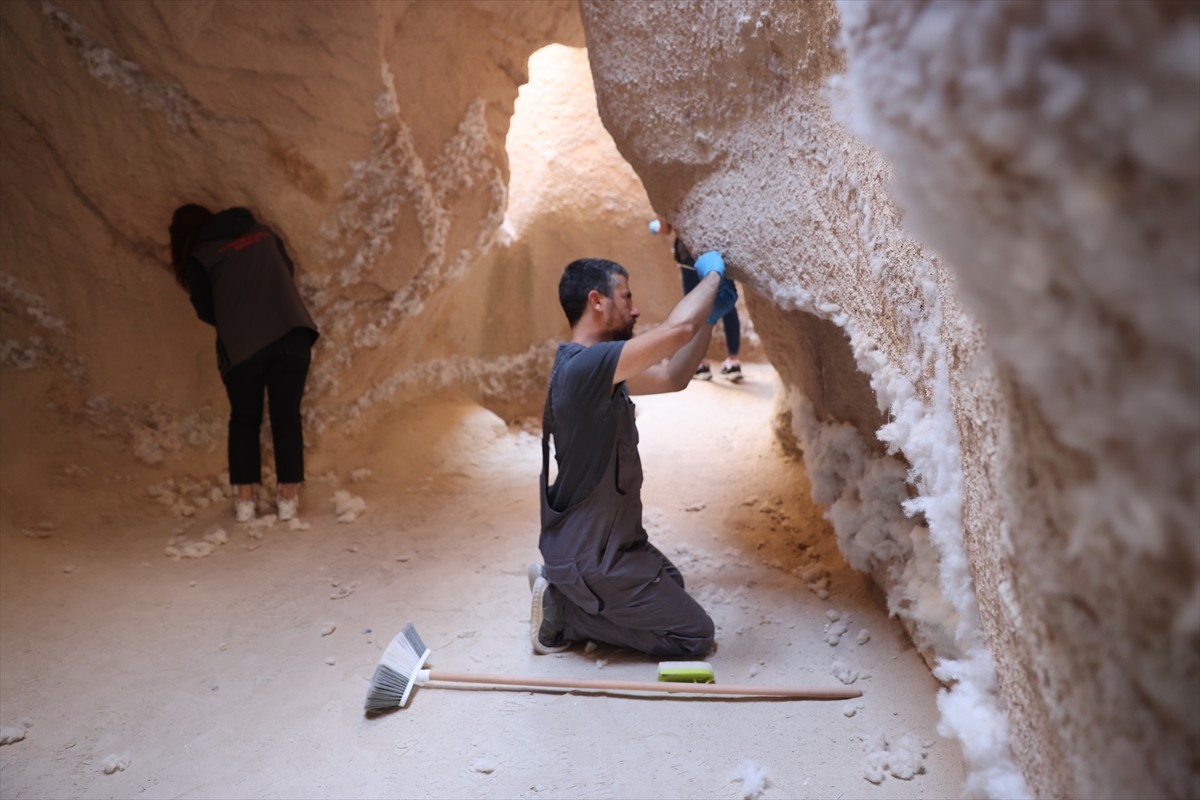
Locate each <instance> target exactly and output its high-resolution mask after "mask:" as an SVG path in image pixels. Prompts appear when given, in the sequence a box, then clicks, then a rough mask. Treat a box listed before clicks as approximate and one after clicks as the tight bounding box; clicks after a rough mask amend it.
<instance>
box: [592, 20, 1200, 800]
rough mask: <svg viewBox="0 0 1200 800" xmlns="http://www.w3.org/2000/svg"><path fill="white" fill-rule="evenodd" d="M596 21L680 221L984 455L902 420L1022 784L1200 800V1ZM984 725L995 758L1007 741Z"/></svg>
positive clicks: (772, 324)
mask: <svg viewBox="0 0 1200 800" xmlns="http://www.w3.org/2000/svg"><path fill="white" fill-rule="evenodd" d="M583 8H584V19H585V27H586V32H587V43H588V48H589V54H590V57H591V59H592V63H593V72H594V74H595V75H596V76H597V77H596V85H597V92H598V96H599V98H600V108H601V112H602V116H603V117H604V119H605V122H606V124H607V125H608V126H609V128H610V130H612V131H613V135H614V139H615V140H616V141H617V144H618V147H619V148H620V149H621V151H622V153H623V154H624V155H625V156H626V158H627V159H629V161H630V163H631V164H633V165H634V168H635V169H637V170H638V172H639V174H641V175H642V176H643V178H644V180H645V181H646V184H647V188H648V192H649V194H650V197H651V199H652V201H653V202H654V203H655V205H656V206H658V207H663V208H668V209H670V212H669V213H671V214H673V215H674V216H675V217H676V219H677V221H678V224H679V225H680V227H682V228H683V229H685V230H686V231H687V232H688V235H689V236H690V237H692V238H693V239H694V240H695V241H697V242H700V243H701V244H702V246H720V247H722V248H723V249H724V250H725V251H726V252H727V254H728V260H729V262H730V264H731V265H732V267H733V269H734V271H735V274H736V275H737V276H738V277H740V278H742V279H744V280H745V281H746V282H747V283H748V284H750V285H752V286H753V287H754V288H755V290H756V291H757V292H759V293H760V294H762V295H763V296H764V297H765V298H767V299H768V300H770V301H772V302H773V303H774V304H775V305H777V306H781V307H783V308H796V309H800V310H803V311H806V312H809V313H811V314H815V315H818V316H821V317H824V318H826V319H829V320H831V321H833V322H835V323H837V324H838V325H840V326H842V327H844V328H845V329H846V330H847V332H848V334H849V337H850V340H851V343H852V345H853V347H854V350H855V354H856V356H857V358H858V362H859V368H860V369H861V370H862V371H863V372H865V373H866V374H867V375H869V376H870V377H871V381H872V386H873V387H874V388H875V389H876V395H877V397H878V400H879V402H880V406H881V408H883V409H884V410H886V411H889V412H890V413H891V414H892V415H893V416H894V417H902V416H903V415H904V409H905V407H906V406H907V402H906V401H907V400H909V399H911V398H912V397H914V396H915V397H916V398H919V400H920V401H921V404H922V405H923V406H924V407H925V409H926V413H927V418H934V419H940V420H941V421H942V423H943V424H942V425H941V430H942V431H943V439H944V441H943V442H941V445H942V447H941V448H940V449H942V450H944V449H945V448H951V449H956V450H957V449H959V448H961V454H960V455H957V457H956V458H954V459H953V466H954V467H955V468H956V469H958V470H961V476H962V477H961V485H958V484H957V483H956V482H955V481H946V480H944V478H945V476H944V474H941V471H942V468H943V467H944V466H945V461H944V458H938V457H936V456H937V455H938V454H937V453H931V452H930V448H929V447H928V445H929V442H928V441H927V440H925V439H924V437H923V436H922V435H921V432H920V431H919V430H917V429H915V428H910V429H909V430H907V431H904V430H900V429H898V427H897V425H896V424H891V425H889V426H887V427H886V428H884V429H883V430H882V431H881V438H884V439H888V440H890V441H891V443H892V445H893V446H894V447H898V448H899V450H900V452H901V454H902V455H903V456H904V457H905V458H906V460H907V461H908V462H909V463H911V464H912V466H913V468H914V472H913V473H912V478H913V479H914V485H915V488H916V489H917V490H918V491H919V492H920V493H921V495H922V497H923V498H929V500H930V501H931V502H928V503H922V504H921V507H922V508H923V510H925V511H926V514H927V517H928V521H929V523H930V533H931V536H932V538H933V540H934V541H935V542H936V543H938V545H939V547H938V550H939V557H940V565H941V568H942V578H941V580H942V585H943V587H944V588H945V589H946V591H947V595H948V597H949V598H950V599H951V600H952V601H954V602H956V604H957V605H958V610H959V611H960V612H961V613H962V614H965V615H966V617H965V619H966V622H967V624H966V625H965V627H963V628H959V630H958V638H959V640H960V644H964V645H965V647H966V650H967V652H968V654H970V652H971V648H972V647H974V645H975V643H973V642H970V641H967V642H962V641H961V640H962V639H963V638H964V636H963V635H964V633H965V634H967V637H966V638H968V639H970V638H971V636H970V634H971V628H972V627H973V626H974V625H980V626H981V628H980V630H981V631H982V634H983V636H984V638H985V639H986V642H987V645H988V649H989V650H990V652H991V654H992V655H993V656H994V658H995V660H996V668H997V674H996V685H997V689H998V695H997V699H996V702H997V706H998V708H1000V709H1001V710H1003V709H1004V708H1005V707H1007V711H1008V716H1009V719H1010V721H1011V724H1012V729H1013V730H1012V739H1013V750H1014V755H1015V758H1016V762H1017V764H1018V765H1019V766H1020V769H1021V771H1022V772H1023V773H1024V776H1025V778H1026V779H1027V780H1028V785H1029V789H1030V790H1031V791H1032V792H1033V793H1035V794H1037V795H1039V796H1117V797H1121V796H1138V795H1150V796H1177V797H1181V796H1189V795H1194V794H1195V793H1196V791H1197V789H1198V788H1200V765H1198V763H1197V753H1198V752H1200V749H1198V745H1200V727H1198V726H1200V713H1198V712H1200V698H1198V695H1197V686H1198V685H1200V683H1198V681H1200V609H1198V608H1197V604H1198V602H1200V593H1198V583H1197V581H1198V576H1200V570H1198V564H1200V562H1198V553H1200V541H1198V537H1197V486H1198V478H1200V442H1198V429H1200V420H1198V419H1197V408H1198V405H1197V401H1198V392H1197V380H1198V371H1197V364H1198V361H1200V358H1198V356H1200V327H1198V326H1200V309H1198V304H1200V294H1198V292H1197V278H1198V272H1200V263H1198V258H1197V254H1198V253H1200V242H1198V241H1197V236H1198V231H1197V227H1196V225H1195V220H1196V219H1197V218H1200V181H1198V178H1200V175H1198V172H1200V166H1198V163H1197V145H1198V135H1197V134H1198V125H1197V120H1198V119H1200V117H1198V107H1197V102H1198V101H1197V87H1198V85H1200V28H1198V25H1197V22H1198V18H1197V13H1196V8H1195V6H1194V5H1186V4H1171V3H1147V4H1133V5H1131V4H1102V5H1101V6H1100V7H1099V8H1096V7H1094V6H1090V5H1088V4H1070V3H1033V4H1006V3H980V4H957V5H956V4H950V5H946V4H941V5H939V4H932V3H928V4H927V3H887V2H879V3H846V4H844V5H839V6H838V7H837V8H836V9H835V8H834V7H832V6H830V5H820V4H805V5H804V6H803V7H802V8H801V7H794V6H789V5H787V4H778V3H766V2H764V3H738V4H714V5H706V4H682V5H674V6H669V7H668V6H666V5H665V4H664V5H649V6H640V7H639V9H638V11H637V12H636V13H632V12H630V11H629V9H621V11H620V13H618V12H617V10H616V9H615V8H613V7H612V6H608V5H606V4H603V3H587V4H585V5H584V6H583ZM839 12H843V13H844V14H845V16H846V19H843V20H841V23H842V27H843V31H842V37H841V41H842V43H843V44H844V46H845V51H844V52H843V53H841V54H839V53H837V52H836V51H835V50H834V48H833V47H832V44H833V41H832V40H833V37H831V36H830V35H829V32H830V31H831V30H837V28H838V27H839V21H838V19H837V17H838V14H839ZM652 40H653V41H654V42H655V43H656V47H653V48H652V47H650V46H649V42H650V41H652ZM682 53H689V54H692V55H693V56H694V57H691V58H678V55H679V54H682ZM634 54H638V55H637V57H634ZM647 54H649V55H650V57H647ZM654 54H657V57H654ZM668 54H670V55H668ZM700 54H703V57H701V56H700ZM840 58H844V59H845V62H846V66H847V68H848V70H849V71H848V78H847V79H844V80H841V81H838V82H836V83H835V84H834V85H833V87H832V89H827V87H826V86H825V85H824V84H821V83H819V82H818V81H817V80H816V79H817V78H819V77H821V76H823V75H826V74H828V72H829V71H831V70H833V69H838V68H840V62H839V59H840ZM748 97H753V102H751V101H749V100H748V99H747V98H748ZM830 98H833V101H834V104H835V105H836V107H837V108H838V109H839V113H840V115H841V119H847V118H848V119H850V120H851V121H852V125H853V126H854V131H853V132H851V131H849V130H847V129H846V128H845V127H843V125H842V124H841V123H840V122H839V121H838V117H837V116H835V114H834V113H832V112H831V99H830ZM651 119H652V120H653V121H654V124H653V125H647V124H646V120H651ZM859 136H861V137H862V138H863V139H866V140H867V142H868V143H869V145H872V146H876V147H878V148H880V151H881V152H882V154H883V156H886V157H888V158H889V159H890V160H891V164H889V163H888V162H885V161H884V160H883V158H882V157H881V156H880V155H877V154H876V153H874V152H872V151H870V150H868V149H867V148H866V146H864V145H863V144H861V143H860V139H859V138H858V137H859ZM892 164H894V175H895V177H894V183H895V188H896V192H897V196H898V197H899V200H900V201H901V206H902V208H903V209H904V211H903V213H904V217H903V220H901V217H900V212H899V211H898V210H897V208H896V207H895V206H893V204H892V202H891V200H890V199H889V197H888V196H887V194H886V191H885V190H886V189H887V188H888V186H889V183H890V182H891V181H892V180H893V178H892V175H893V168H892ZM901 222H903V226H904V227H903V228H902V227H901ZM910 237H916V238H917V239H919V240H920V241H921V242H922V244H923V247H922V246H920V245H918V244H916V239H912V238H910ZM752 310H754V311H755V317H756V322H757V323H758V328H759V330H760V333H761V335H762V337H763V341H764V343H765V345H766V349H767V353H768V355H769V356H770V357H771V358H772V360H776V353H777V352H780V351H781V350H784V349H785V348H782V347H777V346H776V345H775V343H776V342H779V341H781V340H792V341H791V342H790V343H789V344H788V345H787V347H786V350H787V351H788V352H792V353H794V352H796V351H803V350H805V349H807V350H809V351H810V352H812V353H814V354H816V359H815V360H818V363H819V360H820V353H821V351H822V348H823V346H824V345H823V343H824V342H826V341H828V339H827V337H821V336H819V335H813V333H812V329H813V327H814V326H813V325H812V324H811V323H805V324H800V323H799V321H798V320H799V319H800V318H798V317H795V316H793V317H790V318H788V317H781V316H780V315H778V314H775V315H772V314H768V313H761V312H759V311H758V304H755V305H753V306H752ZM931 326H932V327H931ZM931 333H932V334H933V335H932V336H931V335H930V334H931ZM797 339H799V340H800V342H801V343H799V344H798V343H797V342H796V341H795V340H797ZM793 369H795V367H793ZM780 370H781V373H786V372H787V371H788V370H787V368H785V367H784V366H783V365H782V364H781V365H780ZM830 378H831V379H833V380H836V377H835V376H830ZM898 389H899V390H900V391H899V392H897V390H898ZM910 393H911V394H910ZM857 406H858V404H854V403H849V404H848V406H847V408H846V409H845V410H843V409H839V408H837V407H836V406H834V407H830V406H829V405H828V404H826V408H825V412H824V413H828V414H830V415H832V416H834V417H836V418H841V419H846V420H851V421H853V420H857V419H861V416H860V415H859V414H858V410H857ZM889 406H890V408H889ZM898 411H899V412H900V413H897V412H898ZM783 413H784V414H785V416H786V415H788V414H791V413H792V409H783ZM816 413H818V414H819V413H822V412H821V410H820V409H817V411H816ZM947 420H948V421H949V422H950V424H949V425H945V424H944V423H945V422H946V421H947ZM792 424H793V427H794V420H793V421H792ZM907 424H908V423H905V422H904V421H903V420H900V427H904V426H905V425H907ZM897 434H899V435H897ZM956 434H957V436H956ZM801 438H802V439H803V437H801ZM956 438H957V439H959V440H960V441H955V439H956ZM801 445H803V442H801ZM942 455H943V456H944V452H943V453H942ZM811 473H812V469H811V467H810V474H811ZM942 500H955V501H959V502H960V503H961V517H959V516H958V515H957V514H946V513H944V512H945V509H944V507H941V508H940V506H943V504H942V503H941V502H940V501H942ZM934 512H942V513H939V514H938V515H937V516H931V514H933V513H934ZM964 555H965V556H966V557H968V558H969V560H970V567H971V569H970V576H969V577H970V578H971V579H973V581H974V589H975V591H976V592H977V593H978V609H977V610H976V609H975V608H974V606H975V601H974V600H973V599H972V598H971V597H970V596H969V591H970V586H969V584H967V583H966V582H965V581H963V580H962V579H963V578H965V577H967V576H966V575H965V574H964V572H963V571H962V570H961V559H962V558H963V557H964ZM964 589H965V590H966V591H965V592H964V591H963V590H964ZM971 618H976V619H977V622H972V621H971ZM975 652H978V651H975ZM972 660H974V661H976V662H977V663H978V664H983V662H984V661H985V659H982V658H977V659H971V658H968V659H967V663H971V661H972ZM969 672H972V673H974V672H975V670H974V668H972V669H970V670H969ZM982 672H983V673H986V669H984V670H983V671H982ZM943 674H945V675H947V676H953V675H954V674H955V670H947V671H946V672H944V673H943ZM976 677H978V675H976ZM975 683H977V684H978V685H986V684H987V683H989V680H988V679H987V677H986V674H984V675H983V680H979V681H975ZM949 716H951V715H949V714H948V717H949ZM964 734H965V736H964V742H965V748H966V750H967V755H968V759H969V761H972V762H973V763H974V765H975V767H976V768H977V769H978V768H980V767H982V766H983V763H984V762H985V761H986V759H983V758H980V753H979V752H973V751H974V750H976V749H977V748H978V749H979V750H986V749H987V748H986V747H983V746H980V744H979V741H978V740H981V739H986V738H987V737H986V736H985V735H984V734H983V733H982V732H981V731H980V730H974V731H969V730H967V731H964ZM972 737H973V738H974V739H975V740H976V741H974V742H972V740H971V739H972ZM976 777H979V778H981V781H980V783H977V784H975V786H976V787H980V786H982V785H984V784H986V783H987V777H986V775H980V774H978V773H977V775H976Z"/></svg>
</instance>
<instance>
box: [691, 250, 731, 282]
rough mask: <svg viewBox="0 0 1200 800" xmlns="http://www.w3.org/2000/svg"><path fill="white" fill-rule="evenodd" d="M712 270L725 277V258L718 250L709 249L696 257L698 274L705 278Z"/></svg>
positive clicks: (702, 278)
mask: <svg viewBox="0 0 1200 800" xmlns="http://www.w3.org/2000/svg"><path fill="white" fill-rule="evenodd" d="M710 272H715V273H717V274H718V275H720V276H721V277H722V278H724V277H725V259H723V258H721V254H720V253H718V252H717V251H716V250H709V251H708V252H707V253H705V254H704V255H702V256H700V257H699V258H697V259H696V274H697V275H699V276H700V279H701V280H704V276H705V275H707V274H708V273H710Z"/></svg>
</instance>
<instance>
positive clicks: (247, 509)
mask: <svg viewBox="0 0 1200 800" xmlns="http://www.w3.org/2000/svg"><path fill="white" fill-rule="evenodd" d="M233 515H234V516H235V517H236V518H237V521H238V522H250V521H251V520H253V519H254V501H253V500H242V499H241V498H236V497H235V498H234V500H233Z"/></svg>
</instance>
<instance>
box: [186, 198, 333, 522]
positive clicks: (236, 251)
mask: <svg viewBox="0 0 1200 800" xmlns="http://www.w3.org/2000/svg"><path fill="white" fill-rule="evenodd" d="M170 233H171V263H172V267H173V268H174V272H175V280H176V281H177V282H178V283H179V285H180V286H182V287H183V289H184V290H185V291H187V292H188V294H189V296H190V297H191V301H192V306H193V307H194V308H195V309H196V315H197V316H198V317H200V319H201V320H203V321H204V322H207V323H208V324H209V325H212V326H214V327H215V328H216V329H217V368H218V369H219V370H220V373H221V381H222V382H223V383H224V384H225V392H226V394H228V395H229V406H230V412H229V440H228V444H229V482H230V483H231V484H233V486H234V490H235V492H236V494H235V496H234V501H233V502H234V513H235V515H236V517H237V520H238V522H249V521H250V520H252V519H254V512H255V497H254V487H255V485H256V484H258V483H261V482H262V474H261V472H262V470H261V455H260V453H259V445H258V435H259V429H260V428H262V418H263V393H264V392H266V395H267V400H268V403H269V406H268V408H269V409H270V413H271V436H272V439H273V442H274V445H275V474H276V478H277V480H278V483H279V494H278V497H277V498H276V508H277V511H278V514H279V519H281V520H288V519H291V518H293V517H294V516H295V515H296V511H297V506H298V503H299V494H298V488H299V485H300V484H301V483H302V482H303V481H304V432H303V429H302V426H301V418H300V399H301V397H302V395H303V394H304V384H305V381H306V380H307V378H308V368H309V364H310V362H311V358H312V345H313V342H315V341H316V339H317V335H318V334H317V326H316V324H315V323H314V322H313V320H312V317H311V316H310V315H309V313H308V309H307V308H305V306H304V301H303V300H302V299H301V298H300V292H299V291H298V290H297V288H296V282H295V280H294V274H295V271H296V268H295V266H294V265H293V264H292V260H291V259H290V258H289V257H288V254H287V250H285V249H284V246H283V241H282V240H280V238H279V237H278V236H276V235H275V233H274V232H273V231H272V230H271V229H270V228H268V227H267V226H265V225H261V224H259V222H258V221H257V220H255V218H254V215H253V214H251V213H250V211H248V210H247V209H245V208H227V209H225V210H224V211H221V212H219V213H216V214H214V213H213V212H211V211H209V210H208V209H207V208H205V207H204V206H200V205H195V204H188V205H184V206H180V207H179V208H177V209H175V213H174V214H173V215H172V217H171V227H170Z"/></svg>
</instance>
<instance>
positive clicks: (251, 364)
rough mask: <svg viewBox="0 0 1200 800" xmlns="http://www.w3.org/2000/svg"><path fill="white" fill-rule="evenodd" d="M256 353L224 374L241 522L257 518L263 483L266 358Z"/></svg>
mask: <svg viewBox="0 0 1200 800" xmlns="http://www.w3.org/2000/svg"><path fill="white" fill-rule="evenodd" d="M260 355H261V354H259V353H256V354H255V355H254V356H251V357H250V358H249V359H247V360H246V361H243V362H242V363H241V364H237V365H236V366H234V367H233V368H231V369H230V370H229V371H228V372H226V373H225V374H224V375H222V376H221V380H222V382H223V383H224V384H225V393H226V395H228V397H229V439H228V456H229V483H230V484H232V485H233V487H234V491H235V496H234V511H235V513H236V515H237V520H238V522H249V521H250V520H252V519H254V486H255V485H256V484H258V483H261V482H262V456H261V453H260V452H259V446H258V436H259V430H260V429H261V428H262V415H263V391H264V389H265V388H266V382H265V377H264V372H263V361H262V359H260V358H259V356H260Z"/></svg>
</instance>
